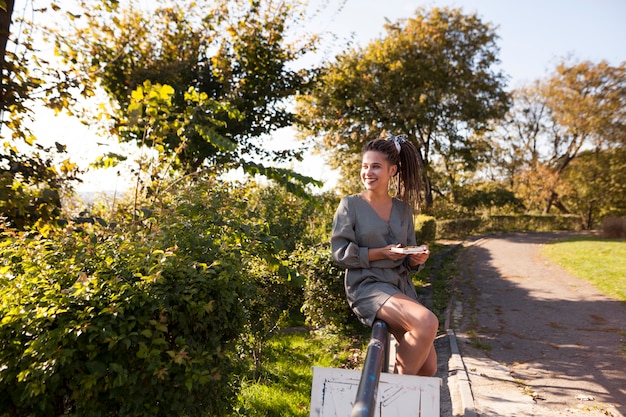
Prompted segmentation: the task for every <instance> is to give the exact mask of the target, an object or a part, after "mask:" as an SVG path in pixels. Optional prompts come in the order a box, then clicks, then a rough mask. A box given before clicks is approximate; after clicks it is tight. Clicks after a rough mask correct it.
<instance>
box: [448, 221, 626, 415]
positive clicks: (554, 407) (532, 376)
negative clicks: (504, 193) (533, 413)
mask: <svg viewBox="0 0 626 417" xmlns="http://www.w3.org/2000/svg"><path fill="white" fill-rule="evenodd" d="M563 236H564V234H563V233H507V234H502V235H494V236H486V237H483V238H481V239H478V240H475V241H473V242H469V243H468V244H466V245H465V247H464V248H463V250H462V251H461V253H460V255H459V258H458V262H459V263H458V267H459V270H460V277H459V278H458V280H457V282H456V290H457V291H458V292H459V295H460V297H461V299H462V304H463V308H462V311H463V314H462V317H461V318H460V319H459V320H458V323H455V324H454V327H455V328H456V329H457V332H459V333H460V334H461V335H463V336H462V338H463V340H464V341H465V342H466V343H460V345H461V346H460V349H461V351H462V354H463V356H464V357H470V358H475V357H476V358H480V356H481V355H482V356H486V357H488V358H490V359H492V360H494V361H496V362H497V363H499V364H501V365H503V366H505V367H506V368H507V369H508V371H509V373H510V376H511V377H512V378H513V379H514V380H515V381H516V382H517V383H518V384H519V386H520V390H523V391H524V392H525V393H526V394H527V395H528V396H530V397H531V398H532V399H533V400H534V401H535V402H536V404H538V405H540V406H541V407H545V408H547V409H549V410H551V412H553V413H554V414H553V415H559V414H561V413H563V414H568V415H572V413H575V412H577V411H580V412H584V413H585V415H586V416H593V415H595V414H594V412H597V415H609V416H620V415H621V416H624V415H625V414H626V340H625V339H626V304H625V303H623V302H620V301H616V300H613V299H611V298H608V297H606V296H604V295H602V294H600V293H599V292H598V291H597V290H596V289H595V288H594V287H592V286H591V284H589V283H587V282H585V281H583V280H580V279H578V278H575V277H573V276H571V275H569V274H568V273H567V272H565V271H564V270H562V269H560V268H558V267H557V266H555V265H554V264H551V263H550V262H549V261H547V260H546V259H544V258H542V257H541V255H540V253H539V250H538V249H539V248H540V245H541V244H543V243H545V242H548V241H550V240H553V239H555V238H559V237H563ZM474 394H475V401H476V402H477V403H478V404H477V410H478V411H480V401H481V399H480V398H481V393H474ZM484 394H485V395H486V396H492V397H497V394H494V393H484ZM607 413H608V414H607Z"/></svg>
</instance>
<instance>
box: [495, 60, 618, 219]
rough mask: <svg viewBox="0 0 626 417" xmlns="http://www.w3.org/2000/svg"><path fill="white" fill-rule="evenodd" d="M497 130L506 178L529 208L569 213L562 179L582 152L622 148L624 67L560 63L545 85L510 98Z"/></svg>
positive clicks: (525, 89)
mask: <svg viewBox="0 0 626 417" xmlns="http://www.w3.org/2000/svg"><path fill="white" fill-rule="evenodd" d="M514 97H515V100H514V103H515V104H514V106H513V107H512V108H511V111H510V113H509V114H508V115H507V117H506V119H505V121H504V122H503V123H502V124H501V125H500V128H499V129H494V132H497V133H496V135H498V136H499V138H500V139H502V138H504V139H505V140H504V141H502V140H500V143H501V144H502V145H503V146H504V149H507V150H508V157H507V158H506V160H507V162H506V163H507V164H508V166H509V167H515V168H514V169H512V170H511V171H510V174H511V177H512V178H516V180H515V183H516V188H517V192H518V193H520V196H521V197H523V198H524V199H526V200H527V201H528V202H529V203H530V204H528V206H529V207H530V208H539V207H541V209H542V211H543V212H544V213H547V212H549V211H550V209H551V208H552V207H556V208H557V209H559V210H560V211H561V212H564V213H567V212H568V211H569V209H568V208H567V207H566V205H564V204H563V202H562V201H561V199H560V198H559V189H560V187H561V178H562V176H563V174H564V172H565V171H566V169H567V168H568V167H569V165H570V164H571V163H572V161H573V160H575V159H576V158H577V157H578V156H579V155H580V153H581V152H582V151H584V150H594V151H595V152H601V151H606V150H610V149H616V148H624V146H625V145H626V110H625V108H626V107H625V105H626V64H621V65H618V66H611V65H609V64H608V63H607V62H605V61H601V62H599V63H592V62H589V61H585V62H580V63H574V64H571V63H566V62H561V63H560V64H559V65H557V67H556V69H555V71H554V73H553V74H552V75H551V76H550V77H549V78H547V79H545V80H541V81H536V82H535V83H534V84H533V85H530V86H527V87H524V88H521V89H519V90H518V91H516V92H515V93H514Z"/></svg>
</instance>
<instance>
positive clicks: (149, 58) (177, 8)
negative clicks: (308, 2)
mask: <svg viewBox="0 0 626 417" xmlns="http://www.w3.org/2000/svg"><path fill="white" fill-rule="evenodd" d="M126 4H127V6H126V7H123V6H122V4H121V3H120V2H114V1H105V0H103V1H100V2H98V3H97V4H95V5H94V2H91V1H90V2H87V1H83V0H79V1H78V6H79V7H78V10H79V11H77V12H71V11H68V10H66V11H65V13H66V16H68V18H69V25H68V28H69V29H68V30H67V31H64V32H63V33H59V34H58V36H57V37H56V39H57V41H56V42H57V49H58V52H59V53H60V54H61V55H62V56H63V57H64V59H65V61H66V62H67V63H68V64H72V65H74V70H75V74H76V77H77V78H81V79H82V80H83V83H84V85H85V86H86V87H85V91H95V90H96V88H97V86H98V85H101V86H102V87H103V88H104V89H105V90H106V92H107V93H108V96H109V97H110V98H111V100H112V102H113V104H114V105H115V107H116V108H117V109H118V114H117V115H116V116H115V118H114V120H113V126H112V132H113V133H115V134H116V135H119V137H120V139H121V140H123V141H131V142H135V143H137V144H138V145H140V144H145V143H148V142H150V141H148V142H146V140H145V135H146V134H151V132H145V131H143V130H142V129H125V130H124V131H123V129H124V127H125V125H124V122H125V119H126V118H125V117H123V115H124V114H125V113H126V112H127V111H128V106H129V105H130V104H131V92H132V91H135V90H136V89H137V88H138V87H140V86H142V85H143V84H144V82H146V81H149V82H150V83H151V84H152V85H157V84H159V85H169V86H171V87H172V88H173V90H174V96H173V97H172V109H171V112H170V114H171V117H172V118H173V117H175V115H176V114H181V113H184V112H185V111H187V105H188V103H187V101H186V99H185V94H187V93H188V92H189V91H190V89H193V90H194V91H195V93H196V94H198V95H206V97H207V98H208V99H209V100H212V101H214V102H216V103H219V106H218V107H214V108H213V109H211V111H207V109H206V108H205V109H198V110H203V111H196V112H194V113H193V114H192V115H191V117H192V120H193V122H192V123H188V124H187V125H186V129H183V130H172V131H171V132H168V133H167V136H166V137H165V138H164V140H163V141H161V143H160V145H161V146H162V147H163V151H164V152H166V153H167V154H176V156H177V158H178V161H179V163H180V164H179V166H178V167H177V168H179V169H181V170H183V171H184V172H185V173H187V174H189V173H194V172H197V171H199V170H203V169H207V168H209V169H212V170H214V171H217V172H224V171H227V170H229V169H233V168H237V167H242V168H243V169H244V171H246V172H248V173H251V174H256V173H260V174H264V175H268V176H270V177H272V176H274V177H276V178H283V182H292V183H293V182H295V183H300V184H302V183H304V184H306V183H307V182H310V179H306V178H303V177H296V176H291V177H288V178H286V179H285V175H284V174H285V172H282V171H279V170H273V169H271V168H267V167H265V166H264V165H262V164H259V163H258V161H259V160H264V161H267V160H270V161H272V162H279V161H285V160H290V159H292V158H301V152H300V151H299V150H279V151H270V150H268V149H267V148H266V147H265V146H264V144H263V142H264V140H265V139H266V138H267V136H268V135H271V133H272V132H274V131H275V130H277V129H280V128H282V127H285V126H289V125H290V124H291V123H292V119H293V116H292V114H291V112H290V111H289V109H288V106H287V104H288V100H289V98H290V97H291V96H293V95H294V94H295V93H297V92H299V91H301V90H302V89H304V88H305V87H306V85H307V81H308V75H307V72H306V71H300V70H294V69H291V68H292V67H293V65H291V64H293V62H294V61H295V60H296V59H297V58H299V57H300V56H302V55H303V54H305V53H306V52H307V51H309V50H310V49H311V48H312V45H313V44H312V43H311V42H310V41H308V40H306V39H305V40H303V41H296V42H289V41H288V40H287V31H288V29H289V28H290V25H293V24H294V23H295V22H297V20H298V19H299V18H300V17H301V13H303V11H302V10H301V9H299V8H298V3H297V2H294V3H288V2H280V3H274V2H262V1H253V2H237V1H229V0H219V1H200V2H191V1H186V2H170V1H168V0H161V1H159V2H158V3H155V4H152V5H151V6H150V7H149V8H143V9H142V8H141V7H140V5H139V3H138V2H137V1H134V0H129V1H127V2H126ZM225 142H227V143H229V144H230V145H229V146H228V147H225V146H223V144H224V143H225ZM181 145H182V146H181ZM227 148H228V149H227ZM255 161H256V162H255ZM301 181H302V182H301Z"/></svg>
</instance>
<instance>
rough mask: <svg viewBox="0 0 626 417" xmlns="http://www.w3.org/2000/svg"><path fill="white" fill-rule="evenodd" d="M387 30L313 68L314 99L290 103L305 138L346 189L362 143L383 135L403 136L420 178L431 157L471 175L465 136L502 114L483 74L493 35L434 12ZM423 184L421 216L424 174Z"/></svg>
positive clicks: (491, 60)
mask: <svg viewBox="0 0 626 417" xmlns="http://www.w3.org/2000/svg"><path fill="white" fill-rule="evenodd" d="M386 31H387V33H386V36H385V37H383V38H381V39H378V40H375V41H374V42H372V43H370V44H369V45H367V46H366V47H365V48H363V49H361V48H359V49H354V50H348V51H346V52H344V53H342V54H340V55H339V56H337V57H336V60H335V61H334V62H331V63H329V64H328V65H326V66H325V67H324V68H322V69H321V71H320V73H319V75H318V77H317V83H316V88H315V90H314V91H313V92H312V93H311V94H308V95H304V96H302V97H301V99H300V102H299V122H300V124H301V126H302V127H303V130H304V134H305V135H312V136H319V137H321V147H322V148H323V149H325V150H326V151H328V155H329V163H330V165H331V166H332V167H334V168H341V172H342V176H343V177H344V178H345V180H344V182H345V183H347V184H350V178H357V176H356V173H355V170H357V169H358V163H356V161H355V158H357V157H358V155H359V154H360V150H361V148H362V146H363V144H364V142H365V141H367V140H368V139H373V138H376V137H380V136H381V135H382V134H383V132H389V133H392V134H406V135H407V137H408V138H410V140H412V141H413V142H414V143H415V144H416V145H417V146H418V147H419V148H420V150H421V155H422V159H423V164H424V166H425V167H426V169H427V172H428V171H431V170H432V169H433V167H432V165H431V161H433V159H436V158H442V159H443V160H444V161H445V162H446V163H445V164H444V165H443V166H447V167H448V169H450V170H452V169H453V165H455V164H456V163H457V162H461V163H462V164H463V165H464V166H465V167H467V168H469V169H471V168H472V166H473V165H475V163H476V160H477V158H478V157H479V153H480V152H478V149H479V147H478V146H477V143H476V142H474V140H473V139H472V135H471V132H473V131H480V130H482V129H483V128H484V127H485V125H486V123H487V122H488V121H489V120H491V119H495V118H499V117H501V116H502V115H504V113H505V111H506V110H507V106H508V96H507V94H506V93H505V92H504V90H503V87H504V76H503V75H502V74H501V73H499V72H496V71H494V70H493V69H492V66H493V65H495V64H497V63H498V58H497V53H498V48H497V45H496V40H497V36H496V34H495V32H494V30H493V28H492V27H491V26H490V25H489V24H485V23H483V22H481V20H480V19H479V18H478V17H477V16H476V15H475V14H472V15H464V14H463V13H462V12H461V10H460V9H448V8H441V9H440V8H435V9H432V10H431V11H426V10H424V9H418V10H417V11H416V13H415V16H414V17H412V18H409V19H403V20H400V21H398V22H396V23H393V24H391V23H390V24H387V25H386ZM351 162H355V163H354V164H351ZM424 184H425V185H426V190H425V197H426V206H427V207H429V206H431V205H432V192H433V190H432V187H431V185H430V181H429V176H428V174H427V176H426V177H425V178H424ZM352 190H354V188H352Z"/></svg>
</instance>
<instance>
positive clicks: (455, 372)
mask: <svg viewBox="0 0 626 417" xmlns="http://www.w3.org/2000/svg"><path fill="white" fill-rule="evenodd" d="M459 246H462V243H459V244H456V245H454V247H453V248H454V249H455V248H457V247H459ZM449 250H452V249H449ZM454 304H456V308H457V310H458V309H461V308H462V305H461V304H460V303H455V302H454V301H453V299H450V300H449V301H448V306H447V307H446V318H445V323H444V327H445V329H446V333H447V335H448V340H449V343H450V360H449V362H448V385H450V382H451V378H450V377H451V376H454V379H455V380H456V385H457V387H456V388H457V389H450V399H451V401H452V404H453V410H454V408H455V404H456V407H458V408H460V410H458V411H460V412H462V414H460V415H461V416H464V417H477V416H478V415H477V414H476V408H475V406H474V395H473V394H472V388H471V383H470V378H469V375H468V373H467V368H466V367H465V363H464V362H463V357H462V356H461V353H460V351H459V345H458V343H457V340H456V334H455V333H454V330H453V329H451V328H450V324H451V323H452V309H453V305H454ZM456 315H457V316H460V315H461V312H460V311H456ZM455 394H456V395H458V396H459V398H455Z"/></svg>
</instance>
